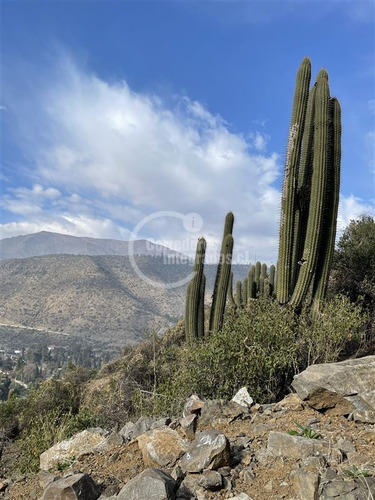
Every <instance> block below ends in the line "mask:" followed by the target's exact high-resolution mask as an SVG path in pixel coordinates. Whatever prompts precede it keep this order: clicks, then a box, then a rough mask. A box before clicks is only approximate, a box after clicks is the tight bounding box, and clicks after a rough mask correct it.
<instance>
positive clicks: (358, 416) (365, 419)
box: [350, 410, 375, 424]
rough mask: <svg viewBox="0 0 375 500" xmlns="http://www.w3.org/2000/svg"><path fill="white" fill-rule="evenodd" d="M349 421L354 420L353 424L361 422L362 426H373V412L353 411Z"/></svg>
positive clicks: (374, 417)
mask: <svg viewBox="0 0 375 500" xmlns="http://www.w3.org/2000/svg"><path fill="white" fill-rule="evenodd" d="M350 420H354V422H362V423H364V424H375V411H368V410H357V411H354V412H353V413H352V414H351V416H350Z"/></svg>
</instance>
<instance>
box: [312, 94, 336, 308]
mask: <svg viewBox="0 0 375 500" xmlns="http://www.w3.org/2000/svg"><path fill="white" fill-rule="evenodd" d="M330 138H331V140H330V143H331V145H332V146H331V147H330V148H329V155H330V161H329V163H328V165H329V167H328V180H327V190H326V202H325V205H326V212H325V214H324V217H325V219H324V233H323V235H322V236H323V237H322V244H321V246H320V252H319V259H318V264H317V271H316V274H315V279H314V286H313V309H314V310H315V311H318V310H319V308H320V302H321V301H322V299H323V298H324V297H325V294H326V290H327V285H328V278H329V271H330V268H331V263H332V258H333V253H334V249H335V237H336V226H337V212H338V206H339V195H340V161H341V108H340V103H339V101H338V100H337V99H336V98H333V99H331V101H330Z"/></svg>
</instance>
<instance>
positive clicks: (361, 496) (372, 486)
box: [319, 477, 375, 500]
mask: <svg viewBox="0 0 375 500" xmlns="http://www.w3.org/2000/svg"><path fill="white" fill-rule="evenodd" d="M374 495H375V478H374V477H362V478H357V479H354V480H353V481H344V480H342V479H336V480H334V481H331V482H328V483H323V484H322V485H321V487H320V496H319V500H332V499H335V498H337V499H339V498H342V499H345V500H368V499H369V498H373V497H374Z"/></svg>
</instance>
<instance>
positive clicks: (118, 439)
mask: <svg viewBox="0 0 375 500" xmlns="http://www.w3.org/2000/svg"><path fill="white" fill-rule="evenodd" d="M123 442H124V438H123V437H122V436H121V434H119V433H118V432H112V433H111V434H109V436H108V437H107V438H106V439H105V440H104V441H103V442H101V443H99V444H98V445H97V446H95V448H94V450H93V451H94V452H98V453H105V452H107V451H110V450H112V449H113V448H116V446H121V445H122V444H123Z"/></svg>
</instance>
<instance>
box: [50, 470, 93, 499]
mask: <svg viewBox="0 0 375 500" xmlns="http://www.w3.org/2000/svg"><path fill="white" fill-rule="evenodd" d="M99 496H100V490H99V488H98V487H97V485H96V484H95V483H94V481H93V480H92V479H91V477H90V476H88V475H87V474H73V475H71V476H67V477H63V478H62V479H59V480H58V481H53V482H52V483H50V484H49V485H48V486H47V488H46V489H45V490H44V493H43V496H42V498H41V500H75V499H77V500H96V499H97V498H98V497H99Z"/></svg>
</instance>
